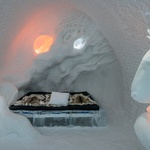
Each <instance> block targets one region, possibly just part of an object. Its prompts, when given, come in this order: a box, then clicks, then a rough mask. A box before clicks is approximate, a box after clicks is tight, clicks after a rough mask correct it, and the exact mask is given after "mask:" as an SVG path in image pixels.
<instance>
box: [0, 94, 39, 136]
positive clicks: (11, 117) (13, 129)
mask: <svg viewBox="0 0 150 150" xmlns="http://www.w3.org/2000/svg"><path fill="white" fill-rule="evenodd" d="M14 133H15V134H17V135H18V136H20V137H30V138H35V137H38V136H39V135H40V133H39V132H38V131H37V130H36V129H34V128H33V127H32V125H31V124H30V122H29V120H28V119H27V118H25V117H24V116H21V115H18V114H14V113H13V112H11V111H10V110H9V108H8V104H7V101H6V100H5V98H4V97H3V96H1V95H0V137H1V136H6V135H9V134H14Z"/></svg>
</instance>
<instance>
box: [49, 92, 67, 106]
mask: <svg viewBox="0 0 150 150" xmlns="http://www.w3.org/2000/svg"><path fill="white" fill-rule="evenodd" d="M68 98H69V93H60V92H52V94H51V98H50V101H49V104H53V105H60V106H67V105H68Z"/></svg>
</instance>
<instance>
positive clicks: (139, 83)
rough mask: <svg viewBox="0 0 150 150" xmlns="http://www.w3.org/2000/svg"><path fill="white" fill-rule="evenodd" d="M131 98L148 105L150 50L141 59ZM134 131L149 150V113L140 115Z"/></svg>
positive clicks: (149, 98)
mask: <svg viewBox="0 0 150 150" xmlns="http://www.w3.org/2000/svg"><path fill="white" fill-rule="evenodd" d="M131 96H132V97H133V99H134V100H136V101H138V102H140V103H150V50H149V51H148V52H147V53H146V54H145V56H144V57H143V59H142V61H141V63H140V65H139V68H138V70H137V72H136V74H135V77H134V80H133V82H132V86H131ZM134 129H135V132H136V135H137V137H138V138H139V140H140V141H141V143H142V144H143V145H144V146H145V147H146V148H147V150H150V112H149V111H147V112H145V113H143V114H141V115H140V116H139V117H138V118H137V120H136V122H135V124H134Z"/></svg>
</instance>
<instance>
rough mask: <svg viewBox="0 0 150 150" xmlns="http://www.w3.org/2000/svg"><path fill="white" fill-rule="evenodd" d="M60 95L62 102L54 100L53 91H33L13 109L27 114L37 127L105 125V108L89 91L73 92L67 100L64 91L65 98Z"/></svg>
mask: <svg viewBox="0 0 150 150" xmlns="http://www.w3.org/2000/svg"><path fill="white" fill-rule="evenodd" d="M62 94H63V93H62ZM59 96H60V97H59V98H60V102H61V104H53V103H52V101H53V100H52V99H53V98H52V97H53V92H52V93H48V92H30V93H27V94H26V95H24V96H23V97H21V98H20V99H19V100H17V101H16V102H15V103H14V104H13V105H11V106H10V110H12V111H13V112H14V113H17V114H21V115H24V116H26V117H27V118H28V119H29V120H30V122H31V123H32V125H33V126H37V127H43V126H47V127H54V126H65V127H74V126H82V127H84V126H89V127H90V126H97V127H103V126H105V124H106V114H105V111H104V110H103V109H102V108H101V107H100V106H99V105H98V104H97V102H96V101H95V100H94V99H93V98H92V97H91V96H90V94H89V93H87V92H70V93H68V97H67V101H66V102H65V101H64V103H62V102H63V99H64V98H63V96H64V95H62V99H61V95H59ZM57 98H58V97H57ZM56 101H57V100H56ZM56 103H58V102H56Z"/></svg>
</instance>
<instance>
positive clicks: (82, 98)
mask: <svg viewBox="0 0 150 150" xmlns="http://www.w3.org/2000/svg"><path fill="white" fill-rule="evenodd" d="M65 93H66V92H65ZM52 94H53V92H52V93H48V92H29V93H27V94H26V95H24V96H23V97H21V98H20V99H19V100H17V101H16V102H15V103H14V104H13V105H11V106H10V109H11V110H99V105H98V104H97V102H96V101H95V100H93V98H92V97H91V96H90V94H89V93H87V92H70V93H69V98H68V104H67V105H66V106H64V105H62V104H61V103H60V104H59V103H58V102H57V103H56V104H54V103H52V104H51V97H52ZM59 97H60V96H59ZM59 101H61V99H60V100H59Z"/></svg>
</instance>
